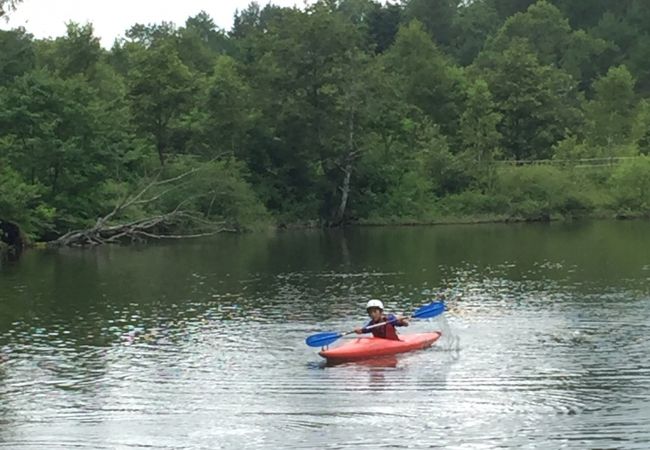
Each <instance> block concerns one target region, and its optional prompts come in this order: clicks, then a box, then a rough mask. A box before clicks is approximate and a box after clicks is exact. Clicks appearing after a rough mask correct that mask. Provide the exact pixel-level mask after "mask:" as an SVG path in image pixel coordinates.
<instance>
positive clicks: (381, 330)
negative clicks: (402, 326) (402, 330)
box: [368, 316, 399, 341]
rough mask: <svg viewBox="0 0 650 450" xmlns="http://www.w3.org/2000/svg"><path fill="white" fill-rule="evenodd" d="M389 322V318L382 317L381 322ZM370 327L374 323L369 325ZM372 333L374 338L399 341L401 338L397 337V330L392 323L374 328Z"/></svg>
mask: <svg viewBox="0 0 650 450" xmlns="http://www.w3.org/2000/svg"><path fill="white" fill-rule="evenodd" d="M387 320H388V317H387V316H382V318H381V319H380V322H385V321H387ZM370 325H372V322H370V323H368V326H370ZM370 331H372V335H373V336H374V337H378V338H382V339H391V340H393V341H399V337H398V336H397V330H395V325H393V324H392V323H387V324H386V325H384V326H381V327H377V328H373V329H372V330H370Z"/></svg>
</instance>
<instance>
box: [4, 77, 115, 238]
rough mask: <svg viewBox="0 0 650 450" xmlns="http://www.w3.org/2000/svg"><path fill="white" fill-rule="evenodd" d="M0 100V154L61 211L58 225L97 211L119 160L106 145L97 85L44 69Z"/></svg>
mask: <svg viewBox="0 0 650 450" xmlns="http://www.w3.org/2000/svg"><path fill="white" fill-rule="evenodd" d="M0 104H2V105H3V109H2V113H1V114H0V128H1V129H2V130H3V136H2V139H1V140H0V158H5V159H6V160H9V161H11V163H12V167H13V168H14V169H15V170H16V171H17V172H18V173H19V174H21V176H22V178H23V179H24V180H25V181H26V183H28V184H29V185H33V186H39V192H41V193H42V199H43V201H44V203H45V204H46V205H48V207H51V208H54V209H56V211H57V216H56V223H57V226H58V227H62V228H65V227H67V226H74V225H78V224H79V223H83V222H84V221H85V220H89V219H91V218H92V217H93V216H94V215H95V214H97V212H98V211H99V210H101V208H102V197H101V195H99V193H100V192H101V187H102V185H103V180H104V177H105V176H106V174H107V172H108V173H114V168H115V166H116V165H118V164H119V161H118V159H117V157H116V155H115V154H114V153H112V152H111V151H110V149H111V148H110V147H108V146H107V145H106V144H107V140H108V139H107V136H110V134H108V133H107V132H106V129H105V128H104V126H105V125H104V124H103V123H102V122H101V120H100V117H101V114H100V111H101V110H102V105H101V104H99V103H97V101H96V97H95V96H94V91H93V89H92V88H90V87H89V86H88V85H87V84H86V83H85V82H83V81H81V80H79V79H71V80H62V79H60V78H58V77H56V76H53V75H52V74H50V73H48V72H46V71H42V70H41V71H37V72H33V73H30V74H28V75H25V76H23V77H21V78H18V79H17V80H16V81H15V82H14V84H13V85H11V86H10V87H9V88H7V89H5V90H4V91H3V92H2V93H1V94H0ZM41 188H42V189H41Z"/></svg>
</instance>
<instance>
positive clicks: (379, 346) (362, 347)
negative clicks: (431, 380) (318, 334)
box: [318, 331, 441, 362]
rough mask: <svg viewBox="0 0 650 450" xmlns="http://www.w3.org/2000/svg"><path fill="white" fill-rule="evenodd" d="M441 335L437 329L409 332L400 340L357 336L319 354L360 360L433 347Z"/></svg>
mask: <svg viewBox="0 0 650 450" xmlns="http://www.w3.org/2000/svg"><path fill="white" fill-rule="evenodd" d="M440 335H441V334H440V333H439V332H437V331H436V332H433V333H417V334H407V335H403V336H400V337H399V341H394V340H391V339H382V338H376V337H370V338H357V339H353V340H351V341H350V342H347V343H345V344H343V345H341V346H340V347H336V348H332V349H328V350H323V351H321V352H319V353H318V354H319V355H321V356H322V357H323V358H327V361H328V362H345V361H358V360H362V359H369V358H377V357H379V356H387V355H396V354H398V353H406V352H410V351H413V350H420V349H423V348H427V347H431V345H432V344H433V343H434V342H436V341H437V340H438V339H439V338H440Z"/></svg>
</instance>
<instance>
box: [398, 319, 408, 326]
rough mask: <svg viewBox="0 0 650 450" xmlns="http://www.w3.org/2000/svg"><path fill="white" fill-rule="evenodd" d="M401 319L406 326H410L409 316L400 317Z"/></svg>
mask: <svg viewBox="0 0 650 450" xmlns="http://www.w3.org/2000/svg"><path fill="white" fill-rule="evenodd" d="M399 320H400V323H401V324H402V325H403V326H405V327H408V326H409V319H408V317H400V319H399Z"/></svg>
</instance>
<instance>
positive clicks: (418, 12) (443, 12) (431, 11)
mask: <svg viewBox="0 0 650 450" xmlns="http://www.w3.org/2000/svg"><path fill="white" fill-rule="evenodd" d="M459 4H460V0H408V1H407V2H405V7H404V16H405V19H406V20H407V21H408V22H411V21H413V20H417V21H419V22H420V23H422V24H423V26H424V29H425V30H426V31H427V32H428V33H429V35H430V36H431V38H432V39H433V40H434V41H435V42H436V43H438V44H439V45H441V46H445V47H446V46H449V45H450V44H451V42H452V39H453V35H454V29H453V26H454V20H455V18H456V14H457V12H458V5H459Z"/></svg>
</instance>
